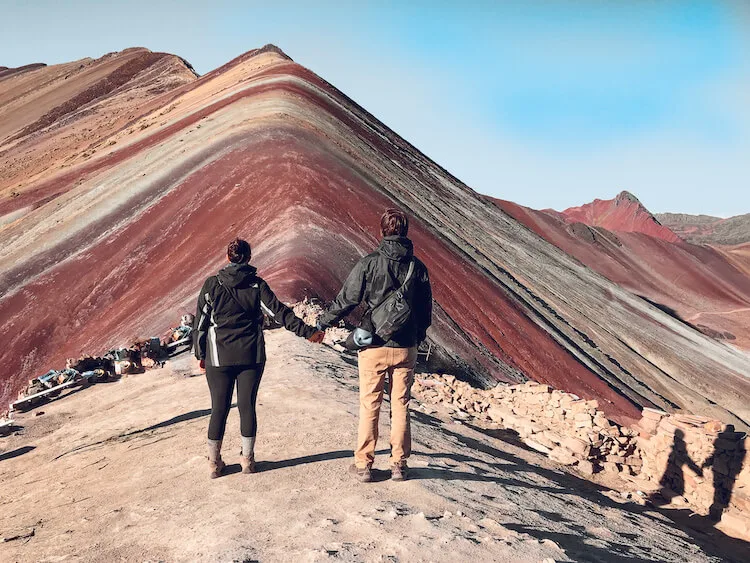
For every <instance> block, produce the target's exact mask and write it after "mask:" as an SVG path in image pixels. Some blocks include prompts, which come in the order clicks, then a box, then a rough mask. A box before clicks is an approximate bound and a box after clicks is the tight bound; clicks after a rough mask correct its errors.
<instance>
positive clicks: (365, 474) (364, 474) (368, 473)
mask: <svg viewBox="0 0 750 563" xmlns="http://www.w3.org/2000/svg"><path fill="white" fill-rule="evenodd" d="M349 473H351V474H352V475H356V476H357V477H358V478H359V480H360V481H362V482H363V483H369V482H371V481H372V470H371V469H370V466H369V465H368V466H367V467H364V468H360V467H357V464H356V463H352V464H351V465H350V466H349Z"/></svg>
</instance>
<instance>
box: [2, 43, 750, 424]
mask: <svg viewBox="0 0 750 563" xmlns="http://www.w3.org/2000/svg"><path fill="white" fill-rule="evenodd" d="M126 56H128V57H136V56H138V52H137V51H136V52H134V53H128V54H127V55H126ZM108 60H112V59H108ZM115 60H116V59H115ZM87 64H90V63H87ZM121 64H122V61H120V62H119V64H118V67H119V66H120V65H121ZM156 67H157V68H151V67H149V68H147V69H144V71H143V72H141V73H138V74H136V75H135V76H134V77H133V78H132V79H131V81H130V82H132V81H136V82H135V84H138V83H139V82H138V81H139V80H141V79H142V78H145V77H149V76H152V75H153V73H154V72H156V71H157V70H158V73H159V74H158V76H160V77H161V79H162V80H167V79H168V78H169V77H170V76H173V75H176V76H178V77H179V78H180V80H179V81H177V82H179V83H177V85H176V86H174V88H173V89H172V90H170V91H169V92H165V93H161V94H156V95H153V96H151V97H149V95H148V90H149V88H140V89H136V91H138V92H140V93H142V95H143V98H142V102H141V104H140V106H139V107H138V109H137V111H136V108H134V107H133V106H128V107H129V111H128V113H127V119H128V120H127V121H126V122H125V123H123V124H122V125H121V126H120V127H119V128H118V127H110V128H101V129H100V130H99V135H98V136H99V138H98V139H97V140H96V141H93V142H91V143H92V144H94V145H95V147H93V149H92V150H96V151H97V152H96V155H95V156H94V155H92V154H89V156H88V157H83V156H82V155H81V154H80V153H76V156H74V157H72V158H71V157H70V153H72V152H74V151H73V150H71V151H70V152H68V153H66V154H65V155H64V157H60V156H57V155H56V154H55V152H54V148H59V146H62V145H58V144H50V145H49V146H50V147H51V148H50V150H51V151H52V152H51V153H49V154H51V155H52V158H51V160H50V161H47V162H46V165H47V167H48V170H46V171H44V170H42V171H41V172H39V173H38V176H36V177H35V179H34V180H33V181H29V182H28V183H27V184H24V185H22V186H20V187H19V186H14V187H13V189H14V190H16V191H17V192H18V193H19V195H18V196H17V197H14V198H12V199H10V198H8V199H3V200H0V224H2V227H0V228H2V231H0V233H1V234H2V238H3V242H4V247H3V248H2V249H0V288H2V289H1V290H0V291H2V294H3V295H4V297H3V298H0V316H2V318H4V319H8V321H7V322H6V323H5V324H4V325H3V326H2V327H0V338H3V339H4V342H6V346H5V347H4V349H3V350H2V351H0V366H2V368H3V369H2V373H4V374H10V375H11V378H10V379H7V380H6V381H5V382H4V385H5V391H4V392H3V396H4V397H6V398H7V397H8V396H9V395H10V394H11V393H12V392H13V389H14V388H15V387H17V386H18V383H19V382H22V381H24V380H26V379H28V378H29V377H30V376H31V375H33V374H35V373H36V372H37V371H39V370H40V369H41V370H42V371H43V370H46V369H48V367H51V366H54V365H55V364H56V363H58V362H59V361H60V360H61V359H63V361H64V358H65V357H68V356H75V355H79V354H80V353H81V352H82V351H86V352H90V353H96V352H99V351H101V350H105V349H107V348H108V347H111V346H113V345H117V344H120V343H121V342H123V341H127V340H129V339H132V338H133V337H143V336H150V335H151V334H161V332H162V331H163V330H164V329H165V328H166V327H167V326H168V325H169V323H170V322H172V320H173V319H174V317H175V315H179V314H181V313H183V312H190V310H191V309H192V307H193V306H194V305H193V303H194V300H195V297H196V293H197V291H198V289H199V287H200V285H201V283H202V281H203V280H204V279H205V277H206V276H207V275H210V274H211V273H213V272H214V271H215V270H216V269H217V268H218V267H220V265H221V263H222V260H223V251H224V249H225V246H226V243H227V241H229V240H231V239H232V238H234V237H235V236H237V235H241V236H243V237H245V238H248V239H249V240H250V241H251V243H252V244H253V247H254V263H255V264H256V265H257V266H258V267H259V270H260V273H261V275H263V276H264V277H265V278H266V279H267V280H268V282H269V283H270V284H271V286H272V287H273V288H274V289H275V290H276V292H277V293H278V295H279V296H280V297H281V298H283V299H285V300H288V301H297V300H300V299H302V298H303V297H305V296H314V297H320V298H323V299H331V298H332V297H333V296H334V295H335V293H336V291H337V290H338V289H339V287H340V284H341V282H342V280H343V279H344V277H345V276H346V274H347V273H348V270H349V269H350V267H351V266H352V265H353V263H354V262H355V261H356V259H357V258H358V257H360V256H362V255H363V254H365V253H367V252H369V251H371V249H372V248H374V246H375V245H376V243H377V231H378V219H379V216H380V214H381V213H382V211H383V209H384V208H386V207H390V206H397V207H400V208H402V209H404V210H405V211H407V212H408V213H409V214H410V215H411V216H412V217H413V223H412V227H411V231H410V236H411V237H412V238H413V240H414V242H415V247H416V249H417V250H416V253H417V255H418V256H419V257H420V258H421V259H422V260H423V261H424V262H425V263H426V264H427V266H428V268H429V269H430V272H431V278H432V283H433V288H434V296H435V300H436V303H437V306H436V319H435V326H434V329H433V330H432V335H431V337H432V339H433V341H434V343H435V344H437V345H438V346H439V348H440V350H441V351H442V352H441V353H442V354H443V355H444V357H446V358H448V359H449V360H452V361H453V362H454V363H457V364H461V365H462V366H464V368H465V369H466V371H467V372H470V373H471V374H473V376H474V377H475V378H476V379H478V380H480V381H485V382H490V381H494V380H502V381H520V380H523V379H524V378H526V377H529V378H532V379H535V380H537V381H540V382H543V383H549V384H551V385H553V386H555V387H557V388H560V389H564V390H566V391H571V392H574V393H576V394H578V395H580V396H582V397H584V398H587V399H594V398H595V399H598V400H599V403H600V405H601V408H602V409H603V410H604V411H605V412H607V413H608V414H609V415H611V416H613V417H615V418H617V419H619V420H636V419H638V418H639V410H640V407H641V406H643V405H656V406H659V407H661V408H667V409H669V408H672V407H673V406H680V407H683V408H686V409H689V410H696V411H701V412H704V411H707V412H710V413H712V414H713V415H714V416H716V417H717V418H721V419H725V420H733V421H735V422H736V423H737V424H739V425H744V423H745V422H744V421H747V420H750V410H748V406H747V405H746V404H745V403H746V401H744V400H743V399H741V397H743V396H747V394H748V392H750V385H749V384H748V381H750V380H748V375H750V368H749V366H748V364H749V362H748V358H747V356H745V355H744V354H742V353H739V352H735V351H733V350H731V349H729V348H727V347H725V346H723V345H720V344H718V343H716V342H714V341H712V340H711V339H709V338H707V337H705V336H704V335H702V334H700V333H698V332H697V331H695V330H693V329H691V328H690V327H688V326H686V325H685V324H684V323H680V322H679V321H677V320H676V319H673V318H671V317H670V316H669V315H666V314H664V313H663V312H662V311H660V310H659V309H657V308H655V307H652V306H651V305H649V304H648V303H647V302H645V301H644V300H642V299H639V298H638V297H636V296H634V295H633V294H631V293H629V292H628V291H626V290H624V289H622V288H621V287H619V286H618V285H616V284H615V283H613V282H611V281H609V280H607V279H606V278H604V277H603V276H601V275H599V274H597V273H595V272H593V271H592V270H590V269H589V268H587V267H586V266H584V265H583V264H582V263H581V262H579V261H578V260H576V259H575V258H572V257H571V256H569V255H568V254H566V253H565V252H563V251H562V250H560V249H559V248H558V247H556V246H553V245H552V244H550V243H549V242H547V241H545V240H544V239H543V238H541V237H540V236H538V235H537V234H536V233H535V232H533V231H532V230H530V229H529V228H526V227H525V226H524V225H522V224H521V223H519V222H518V221H517V220H516V219H514V218H512V217H511V216H510V215H509V214H507V213H506V212H504V211H503V210H502V209H500V208H498V207H496V206H495V205H493V204H492V203H490V202H488V201H487V200H486V199H485V198H483V197H481V196H479V195H478V194H476V193H475V192H473V191H472V190H471V189H469V188H468V187H467V186H465V185H464V184H463V183H461V182H460V181H459V180H457V179H456V178H454V177H452V176H451V175H450V174H449V173H448V172H446V171H445V170H444V169H443V168H441V167H440V166H439V165H437V164H436V163H434V162H432V161H431V160H429V159H428V158H427V157H425V156H424V155H423V154H421V153H420V152H419V151H418V150H417V149H416V148H415V147H413V146H411V145H409V144H408V143H407V142H405V141H404V140H403V139H401V138H400V137H398V136H397V135H396V134H395V133H393V131H391V130H389V129H388V128H387V127H385V126H384V125H383V124H382V123H380V122H379V121H378V120H377V119H376V118H375V117H373V116H372V115H370V114H369V113H367V112H366V111H365V110H364V109H362V108H361V107H359V106H358V105H356V104H355V103H354V102H353V101H352V100H350V99H349V98H347V97H346V96H345V95H343V94H342V93H341V92H339V91H338V90H336V89H335V88H333V87H332V86H331V85H330V84H328V83H327V82H325V81H324V80H322V79H320V78H319V77H317V76H316V75H314V74H313V73H311V72H310V71H308V70H307V69H305V68H303V67H301V66H299V65H297V64H295V63H293V62H292V61H290V60H289V59H288V57H286V56H285V55H282V54H280V53H279V52H278V51H277V50H276V49H274V48H271V47H268V48H264V49H259V50H256V51H251V52H250V53H247V54H245V55H243V56H241V57H238V58H237V59H235V60H233V61H231V62H229V63H227V64H226V65H224V66H223V67H221V68H220V69H217V70H215V71H212V72H210V73H208V74H206V75H204V76H203V77H201V78H199V79H197V80H196V79H195V76H194V74H193V73H190V71H189V69H187V68H186V67H185V65H184V64H182V63H181V62H180V61H179V59H177V58H176V57H174V58H171V59H163V60H162V61H160V62H157V63H156ZM66 72H67V71H66ZM170 73H171V74H170ZM130 82H129V83H130ZM2 84H4V83H0V96H2V95H3V90H2V88H3V86H2ZM88 87H89V84H86V85H81V87H80V88H77V89H74V91H73V92H71V93H70V97H71V98H72V97H73V96H75V95H77V94H78V93H79V92H81V91H86V88H88ZM119 91H120V90H119V89H118V90H116V92H119ZM107 99H109V98H107ZM126 102H127V99H126V100H121V101H120V102H118V103H126ZM87 107H88V106H87ZM115 109H117V106H113V105H106V104H105V105H104V107H100V108H99V113H89V114H85V115H81V114H79V113H78V112H73V113H74V114H75V115H76V119H72V120H70V122H69V124H66V125H65V127H59V128H57V130H59V131H61V132H65V131H70V130H74V131H77V130H79V129H76V128H81V127H83V128H84V129H90V128H91V127H87V126H85V125H84V124H86V123H87V121H86V120H87V119H90V118H91V116H98V117H97V118H101V117H102V115H104V114H105V113H106V112H105V110H107V111H109V110H112V113H113V114H114V110H115ZM102 112H104V113H102ZM41 115H44V113H41ZM106 115H109V114H106ZM118 115H119V114H118ZM39 117H40V115H30V116H29V119H28V120H27V121H28V123H23V122H22V123H18V126H17V127H16V128H15V129H13V130H11V131H8V133H7V136H5V135H3V136H0V138H5V139H7V138H8V137H12V136H13V135H15V134H17V132H18V131H22V130H23V128H24V127H26V126H28V124H29V123H34V122H35V121H36V120H37V119H39ZM67 119H68V118H67V117H66V121H67ZM57 123H58V122H55V124H54V125H55V126H56V125H57ZM68 127H70V128H72V129H66V128H68ZM8 129H10V127H8ZM50 129H55V127H49V128H43V129H41V130H39V131H35V132H34V133H32V134H30V135H29V136H26V137H21V138H19V139H18V140H17V141H15V142H14V143H10V142H7V141H6V142H5V144H4V145H3V146H2V148H0V156H1V157H2V158H3V159H6V161H7V160H12V159H18V158H21V156H20V153H21V150H22V149H19V148H18V147H19V146H20V145H23V144H24V143H28V145H27V146H30V145H34V144H35V143H37V142H40V141H39V140H38V139H39V138H42V139H44V138H45V137H44V135H48V134H50V133H49V130H50ZM32 139H33V140H32ZM57 153H58V154H59V153H60V151H59V150H58V151H57ZM66 159H69V160H66ZM35 162H36V161H33V162H29V163H27V166H33V165H34V163H35ZM63 166H64V167H63ZM6 185H7V186H8V188H7V189H8V191H9V190H10V189H11V186H13V184H10V183H8V184H6ZM1 206H4V207H1ZM621 207H622V206H621ZM624 207H625V208H627V207H628V206H624ZM3 223H4V224H3ZM592 233H593V234H592V236H593V238H594V241H595V242H596V244H595V245H594V246H596V245H610V246H612V245H615V243H614V241H616V240H619V238H620V235H619V234H618V235H617V236H616V237H611V236H609V235H605V234H603V231H601V232H600V231H592ZM40 241H44V244H40ZM705 374H712V375H713V376H715V377H716V380H715V381H712V382H711V384H710V385H706V381H705Z"/></svg>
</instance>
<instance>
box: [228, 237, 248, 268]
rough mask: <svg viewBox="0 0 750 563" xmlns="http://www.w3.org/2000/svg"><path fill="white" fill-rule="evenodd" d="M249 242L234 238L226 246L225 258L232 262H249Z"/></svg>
mask: <svg viewBox="0 0 750 563" xmlns="http://www.w3.org/2000/svg"><path fill="white" fill-rule="evenodd" d="M250 256H251V251H250V243H249V242H247V241H246V240H242V239H241V238H236V239H234V240H233V241H232V242H230V243H229V246H227V258H229V261H230V262H232V263H233V264H247V263H248V262H250Z"/></svg>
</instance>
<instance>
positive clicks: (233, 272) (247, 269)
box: [216, 264, 258, 287]
mask: <svg viewBox="0 0 750 563" xmlns="http://www.w3.org/2000/svg"><path fill="white" fill-rule="evenodd" d="M257 272H258V270H257V269H256V268H255V266H251V265H250V264H227V265H226V266H224V267H223V268H222V269H221V270H219V273H218V274H216V277H217V278H219V281H220V282H221V283H223V284H224V285H226V286H228V287H239V286H241V285H243V284H245V283H247V282H248V281H250V280H251V279H253V278H254V277H255V275H256V273H257Z"/></svg>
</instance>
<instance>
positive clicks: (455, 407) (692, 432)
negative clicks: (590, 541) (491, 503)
mask: <svg viewBox="0 0 750 563" xmlns="http://www.w3.org/2000/svg"><path fill="white" fill-rule="evenodd" d="M413 392H414V395H415V397H416V398H417V399H418V400H421V402H422V404H421V405H417V408H418V409H421V410H423V411H426V412H430V411H431V409H430V407H429V406H428V405H430V404H434V405H437V404H441V405H444V406H445V407H446V408H447V409H449V410H450V411H451V414H452V416H453V417H454V418H455V419H456V420H459V421H460V420H467V419H470V418H475V419H478V420H481V421H484V422H485V423H487V424H489V425H499V426H501V427H504V428H510V429H512V430H515V431H516V432H517V433H518V435H519V437H520V439H521V440H522V441H523V442H524V443H525V444H526V445H527V446H529V447H530V448H533V449H534V450H537V451H539V452H541V453H543V454H546V455H547V456H549V458H550V459H552V460H553V461H555V462H557V463H560V464H563V465H567V466H570V467H572V468H574V469H575V470H577V471H578V472H580V473H582V474H584V475H593V474H596V473H602V472H604V473H607V474H611V475H617V476H619V477H621V478H623V479H625V480H628V481H630V482H631V484H635V485H637V486H638V487H639V488H640V489H642V490H645V491H647V493H648V494H650V495H651V496H650V500H651V502H653V503H654V504H667V503H669V504H671V505H678V506H679V505H680V504H683V505H684V506H686V507H689V508H691V509H692V510H693V511H694V512H696V513H697V514H699V515H703V516H705V517H706V518H707V519H712V520H715V521H717V520H719V519H720V520H721V523H722V526H723V529H725V530H726V531H728V533H731V534H732V535H735V536H738V537H742V538H745V539H748V540H750V456H747V455H745V451H746V446H745V433H743V432H735V430H734V428H733V427H731V426H729V425H726V424H722V423H721V422H719V421H716V420H711V419H709V418H705V417H700V416H694V415H687V414H673V415H669V414H667V413H665V412H661V411H656V410H654V409H644V411H643V418H642V420H641V421H640V422H639V423H638V424H637V425H635V426H634V427H632V428H631V427H625V426H620V425H618V424H616V423H615V422H613V421H611V420H609V419H607V417H606V416H605V414H604V413H603V412H602V411H601V410H599V405H598V403H597V401H595V400H589V401H587V400H584V399H581V398H580V397H578V396H576V395H574V394H571V393H565V392H563V391H560V390H557V389H553V388H551V387H550V386H549V385H544V384H539V383H536V382H533V381H529V382H526V383H523V384H519V385H505V384H498V385H497V386H496V387H495V388H493V389H488V390H483V389H477V388H475V387H472V386H471V385H469V384H468V383H466V382H464V381H459V380H457V379H456V378H455V377H453V376H450V375H425V376H419V377H418V378H417V380H416V381H415V383H414V388H413ZM645 494H646V493H642V495H644V496H645ZM637 498H639V500H641V501H642V497H637Z"/></svg>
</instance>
